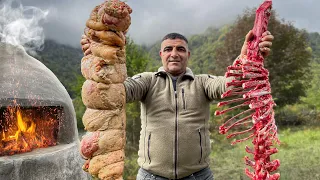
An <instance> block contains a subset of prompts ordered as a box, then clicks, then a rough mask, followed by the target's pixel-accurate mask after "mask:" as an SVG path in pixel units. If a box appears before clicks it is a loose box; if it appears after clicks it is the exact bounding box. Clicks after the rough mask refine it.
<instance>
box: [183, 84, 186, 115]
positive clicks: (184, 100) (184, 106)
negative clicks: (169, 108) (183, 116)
mask: <svg viewBox="0 0 320 180" xmlns="http://www.w3.org/2000/svg"><path fill="white" fill-rule="evenodd" d="M182 101H183V102H182V103H183V109H184V110H186V99H185V97H184V89H183V88H182Z"/></svg>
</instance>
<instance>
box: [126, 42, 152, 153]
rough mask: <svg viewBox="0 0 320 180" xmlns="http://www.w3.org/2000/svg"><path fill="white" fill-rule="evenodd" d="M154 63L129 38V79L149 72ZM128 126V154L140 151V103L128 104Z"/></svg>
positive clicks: (127, 47) (146, 53) (127, 58)
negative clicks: (148, 66)
mask: <svg viewBox="0 0 320 180" xmlns="http://www.w3.org/2000/svg"><path fill="white" fill-rule="evenodd" d="M150 62H152V61H151V59H150V56H149V53H148V52H147V51H146V50H145V49H144V48H143V47H141V46H139V45H137V44H135V43H134V41H133V40H131V39H130V38H127V44H126V65H127V74H128V76H129V77H132V76H134V75H135V74H138V73H142V72H144V71H146V70H147V65H148V63H150ZM126 115H127V126H126V132H127V133H126V136H127V145H126V154H130V153H136V152H137V151H138V145H139V136H140V130H141V121H140V104H139V102H133V103H127V105H126Z"/></svg>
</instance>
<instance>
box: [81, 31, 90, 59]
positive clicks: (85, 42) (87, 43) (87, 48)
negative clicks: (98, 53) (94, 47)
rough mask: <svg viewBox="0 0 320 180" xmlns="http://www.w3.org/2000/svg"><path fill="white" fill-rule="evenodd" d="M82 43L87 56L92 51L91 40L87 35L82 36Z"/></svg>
mask: <svg viewBox="0 0 320 180" xmlns="http://www.w3.org/2000/svg"><path fill="white" fill-rule="evenodd" d="M80 44H81V49H82V51H83V54H84V55H85V56H86V55H88V54H90V53H91V49H90V40H89V38H88V37H87V36H86V35H82V36H81V41H80Z"/></svg>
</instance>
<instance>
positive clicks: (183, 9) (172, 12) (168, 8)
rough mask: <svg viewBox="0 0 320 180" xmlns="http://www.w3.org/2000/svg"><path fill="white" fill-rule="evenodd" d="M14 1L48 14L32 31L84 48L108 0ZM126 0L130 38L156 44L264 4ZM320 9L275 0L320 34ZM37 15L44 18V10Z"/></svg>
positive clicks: (313, 0)
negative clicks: (93, 16)
mask: <svg viewBox="0 0 320 180" xmlns="http://www.w3.org/2000/svg"><path fill="white" fill-rule="evenodd" d="M8 2H9V4H11V6H12V7H9V8H8V7H7V9H10V8H12V9H13V8H14V7H17V6H18V5H17V4H20V5H21V6H22V8H23V9H25V8H27V7H29V8H30V6H31V7H32V8H35V9H37V10H40V11H41V12H43V13H42V16H43V17H42V16H41V17H42V19H41V18H40V19H41V20H39V18H38V21H40V22H39V23H38V24H37V25H30V26H29V27H27V28H26V29H28V30H30V31H31V29H33V27H34V26H37V28H38V30H39V28H40V29H41V28H42V29H43V32H42V34H41V36H42V37H45V38H49V39H54V40H56V41H57V42H59V43H62V44H68V45H72V46H75V47H77V46H80V45H79V41H80V37H81V35H82V34H83V29H84V27H85V22H86V20H87V19H88V17H89V15H90V12H91V10H92V9H93V8H94V7H95V6H96V5H98V4H101V3H103V2H104V1H103V0H0V5H1V4H2V5H4V4H5V3H8ZM126 2H127V4H129V5H130V7H131V8H132V10H133V12H132V14H131V26H130V29H129V33H128V34H129V36H130V37H131V38H132V39H133V40H134V41H135V42H136V43H138V44H145V45H150V44H152V43H154V42H155V41H157V40H159V39H161V38H162V37H163V36H164V35H165V34H167V33H170V32H179V33H182V34H184V35H186V36H190V35H193V34H199V33H203V32H204V31H205V30H206V29H207V28H208V27H220V26H222V25H225V24H230V23H232V22H233V21H234V20H235V19H236V17H237V16H238V15H241V14H242V12H243V11H244V10H245V9H246V8H253V7H258V6H259V5H260V4H261V3H262V2H263V0H127V1H126ZM21 6H20V7H21ZM319 7H320V1H319V0H273V9H274V10H276V12H277V14H278V17H279V18H280V19H285V20H286V21H290V22H293V24H294V25H295V26H296V27H297V28H299V29H306V30H307V31H309V32H320V12H319ZM0 8H1V6H0ZM29 11H30V10H29ZM33 12H36V11H35V10H33ZM24 14H25V13H24ZM30 14H32V13H29V16H30ZM34 14H36V13H34ZM2 16H3V15H2ZM37 17H40V16H39V14H38V15H37ZM5 19H8V18H7V17H4V19H2V20H1V17H0V31H1V30H3V29H4V28H3V25H2V27H1V23H2V24H3V20H5ZM248 31H249V30H248ZM0 33H1V32H0ZM37 33H38V34H39V32H37ZM0 35H1V34H0Z"/></svg>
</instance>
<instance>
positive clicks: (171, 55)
mask: <svg viewBox="0 0 320 180" xmlns="http://www.w3.org/2000/svg"><path fill="white" fill-rule="evenodd" d="M160 57H161V60H162V65H163V68H164V70H165V71H166V72H168V73H170V74H172V75H174V76H177V75H180V74H182V73H184V72H185V71H186V68H187V62H188V59H189V57H190V51H189V50H188V45H187V43H186V42H185V41H184V40H182V39H166V40H164V41H162V43H161V50H160Z"/></svg>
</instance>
